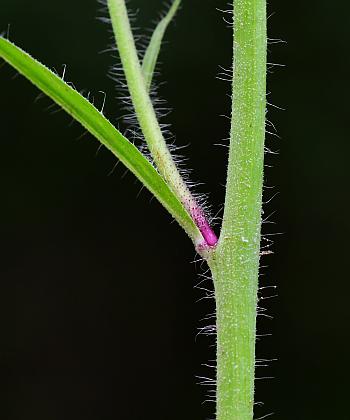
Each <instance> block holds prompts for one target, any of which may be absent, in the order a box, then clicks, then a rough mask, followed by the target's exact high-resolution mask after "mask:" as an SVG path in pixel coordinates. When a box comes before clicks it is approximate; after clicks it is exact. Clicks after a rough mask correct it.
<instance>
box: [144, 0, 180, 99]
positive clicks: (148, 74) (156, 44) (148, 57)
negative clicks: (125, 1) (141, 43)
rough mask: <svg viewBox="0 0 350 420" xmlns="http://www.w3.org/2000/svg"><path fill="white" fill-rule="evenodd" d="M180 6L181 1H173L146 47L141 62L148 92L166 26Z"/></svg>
mask: <svg viewBox="0 0 350 420" xmlns="http://www.w3.org/2000/svg"><path fill="white" fill-rule="evenodd" d="M180 4H181V0H175V1H174V2H173V4H172V5H171V7H170V9H169V11H168V13H167V14H166V15H165V17H164V18H163V19H162V20H161V21H160V22H159V23H158V25H157V27H156V29H155V30H154V32H153V34H152V37H151V41H150V43H149V45H148V47H147V50H146V53H145V56H144V58H143V61H142V72H143V76H144V79H145V84H146V88H147V91H148V92H149V91H150V89H151V85H152V80H153V75H154V70H155V68H156V64H157V60H158V56H159V52H160V47H161V44H162V41H163V38H164V35H165V31H166V30H167V28H168V25H169V24H170V22H171V21H172V19H173V18H174V16H175V14H176V12H177V10H178V8H179V6H180Z"/></svg>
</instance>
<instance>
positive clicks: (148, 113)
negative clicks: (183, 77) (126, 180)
mask: <svg viewBox="0 0 350 420" xmlns="http://www.w3.org/2000/svg"><path fill="white" fill-rule="evenodd" d="M107 4H108V9H109V13H110V16H111V21H112V27H113V32H114V34H115V39H116V43H117V47H118V51H119V55H120V58H121V61H122V65H123V69H124V73H125V77H126V81H127V84H128V89H129V92H130V96H131V99H132V103H133V106H134V109H135V113H136V116H137V119H138V122H139V124H140V127H141V130H142V132H143V135H144V137H145V140H146V142H147V145H148V147H149V150H150V152H151V155H152V157H153V159H154V162H155V164H156V166H157V168H158V170H159V172H160V174H161V175H162V176H163V178H164V180H165V182H166V183H167V184H168V185H169V187H170V188H171V190H172V191H173V192H174V193H175V194H176V195H177V197H178V198H179V200H180V201H181V203H182V204H183V205H184V207H185V208H186V210H187V211H188V213H189V214H190V215H191V217H192V219H193V220H194V222H195V224H196V225H197V227H198V228H199V230H200V232H201V234H202V236H203V240H204V243H205V244H206V245H209V246H214V245H216V243H217V237H216V235H215V233H214V232H213V231H212V229H211V227H210V225H209V223H208V221H207V219H206V217H205V215H204V213H203V211H202V209H201V208H200V206H199V205H198V203H197V202H196V200H195V198H194V197H193V196H192V194H191V192H190V191H189V189H188V187H187V185H186V183H185V181H184V180H183V178H182V176H181V174H180V172H179V171H178V169H177V167H176V164H175V162H174V160H173V158H172V156H171V154H170V151H169V149H168V147H167V145H166V142H165V139H164V137H163V134H162V131H161V128H160V126H159V123H158V120H157V117H156V113H155V110H154V107H153V104H152V101H151V99H150V96H149V94H148V90H147V86H146V83H145V78H144V76H143V73H142V67H141V64H140V61H139V58H138V54H137V50H136V46H135V41H134V38H133V35H132V31H131V27H130V21H129V17H128V11H127V8H126V5H125V0H108V1H107ZM195 244H196V246H197V247H200V246H201V245H202V239H198V240H196V241H195Z"/></svg>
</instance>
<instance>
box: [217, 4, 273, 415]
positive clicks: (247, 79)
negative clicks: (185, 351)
mask: <svg viewBox="0 0 350 420" xmlns="http://www.w3.org/2000/svg"><path fill="white" fill-rule="evenodd" d="M233 10H234V60H233V95H232V102H233V103H232V127H231V144H230V152H229V164H228V175H227V186H226V200H225V211H224V219H223V226H222V231H221V235H220V240H219V243H218V246H217V249H216V251H215V253H214V255H213V258H212V259H211V261H210V266H211V269H212V272H213V277H214V282H215V293H216V305H217V420H252V418H253V404H254V370H255V339H256V313H257V288H258V272H259V253H260V232H261V206H262V185H263V161H264V139H265V108H266V47H267V35H266V0H235V1H234V9H233Z"/></svg>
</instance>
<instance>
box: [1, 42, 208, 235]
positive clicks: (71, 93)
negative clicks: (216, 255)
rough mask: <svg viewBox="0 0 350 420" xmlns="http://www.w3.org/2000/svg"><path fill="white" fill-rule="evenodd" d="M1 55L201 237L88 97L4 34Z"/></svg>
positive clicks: (152, 170) (155, 174)
mask: <svg viewBox="0 0 350 420" xmlns="http://www.w3.org/2000/svg"><path fill="white" fill-rule="evenodd" d="M0 57H2V58H3V59H4V60H5V61H7V62H8V63H9V64H10V65H11V66H13V67H14V68H15V69H16V70H17V71H18V72H19V73H21V74H22V75H24V76H25V77H26V78H28V79H29V80H30V81H31V82H32V83H33V84H34V85H35V86H37V87H38V88H39V89H40V90H42V91H43V92H44V93H45V94H46V95H48V96H49V97H50V98H51V99H53V100H54V101H55V102H56V103H57V104H58V105H60V106H61V107H62V108H63V109H64V110H65V111H67V112H68V114H70V115H71V116H72V117H74V118H75V119H76V120H77V121H78V122H80V123H81V125H82V126H83V127H85V128H86V129H87V130H88V131H89V132H90V133H91V134H93V135H94V136H95V137H96V138H97V139H98V140H99V141H100V142H101V143H102V144H103V145H104V146H106V147H107V148H108V149H109V150H110V151H111V152H112V153H114V155H115V156H116V157H117V158H118V159H119V160H120V161H121V162H123V164H124V165H125V166H126V167H127V168H128V169H129V170H130V171H131V172H132V173H133V174H134V175H135V176H136V177H137V178H138V179H139V180H140V181H141V182H142V183H143V184H144V185H145V187H147V188H148V190H149V191H150V192H151V193H152V194H153V195H154V196H155V197H156V198H157V199H158V201H159V202H160V203H161V204H163V206H164V207H165V208H166V209H167V210H168V211H169V213H170V214H171V215H172V216H173V217H174V218H175V219H176V220H177V221H178V223H179V224H180V225H181V226H182V227H183V228H184V229H185V231H186V232H187V234H188V235H189V236H190V237H191V238H192V240H194V241H197V240H199V238H200V234H199V231H198V229H197V227H196V226H195V224H194V222H193V221H192V219H191V217H190V216H189V214H188V213H187V211H186V210H185V209H184V207H183V205H182V204H181V203H180V201H179V200H178V198H177V197H176V196H175V194H174V193H173V192H172V191H171V189H170V188H169V186H168V185H167V184H166V183H165V181H164V180H163V178H162V177H161V176H160V175H159V174H158V172H157V171H156V169H155V168H154V167H153V166H152V164H151V163H150V162H149V161H148V160H147V159H146V158H145V157H144V156H143V155H142V154H141V153H140V152H139V150H138V149H137V148H136V147H135V146H134V145H133V144H131V143H130V142H129V141H128V140H127V139H126V138H125V137H124V136H123V135H122V134H121V133H120V132H119V131H118V130H117V129H116V128H115V127H114V126H113V125H112V124H111V123H110V122H109V121H108V120H107V119H106V118H105V117H104V116H103V114H102V113H101V112H100V111H98V110H97V109H96V108H95V107H94V106H93V105H92V104H91V103H90V102H89V101H88V100H87V99H85V98H84V97H83V96H82V95H81V94H80V93H78V92H77V91H76V90H74V89H73V88H72V87H70V86H69V85H67V83H65V82H64V81H63V80H62V79H60V78H59V77H58V76H56V75H55V74H54V73H53V72H52V71H51V70H49V69H48V68H47V67H45V66H44V65H42V64H41V63H39V62H38V61H36V60H35V59H34V58H32V57H31V56H30V55H28V54H27V53H26V52H24V51H23V50H21V49H20V48H18V47H16V46H15V45H14V44H12V43H11V42H9V41H8V40H6V39H5V38H2V37H0Z"/></svg>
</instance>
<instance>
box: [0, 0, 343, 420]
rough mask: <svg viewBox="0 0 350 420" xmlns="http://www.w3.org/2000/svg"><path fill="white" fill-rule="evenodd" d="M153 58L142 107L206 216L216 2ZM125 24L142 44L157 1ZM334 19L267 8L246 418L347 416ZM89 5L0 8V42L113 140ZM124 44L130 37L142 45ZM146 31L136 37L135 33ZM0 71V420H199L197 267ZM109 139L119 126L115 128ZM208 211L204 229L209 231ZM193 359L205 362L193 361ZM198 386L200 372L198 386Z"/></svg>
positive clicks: (193, 5)
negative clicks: (188, 175) (253, 365)
mask: <svg viewBox="0 0 350 420" xmlns="http://www.w3.org/2000/svg"><path fill="white" fill-rule="evenodd" d="M183 3H184V6H183V8H182V10H181V12H180V13H179V14H178V17H177V19H176V23H175V24H173V25H172V26H171V28H170V29H169V32H168V34H167V38H166V39H167V42H166V44H165V45H164V46H163V50H162V54H161V61H162V65H161V67H160V69H161V74H160V77H158V79H157V80H158V81H164V80H166V81H167V83H166V84H162V85H161V86H160V87H159V91H160V95H161V96H162V97H164V98H166V99H167V100H168V103H169V104H170V106H171V107H172V108H173V112H172V113H171V115H169V116H168V117H167V118H166V121H167V122H171V123H172V124H173V131H174V133H175V134H176V136H177V144H179V145H185V144H188V143H189V144H190V146H189V147H188V148H186V149H185V150H184V153H185V154H186V156H187V157H188V158H189V161H188V166H189V167H192V168H195V170H194V172H193V174H192V178H193V179H194V180H200V181H202V182H203V183H204V185H203V186H202V187H200V190H201V191H203V192H210V201H211V203H212V205H213V213H214V214H215V213H216V212H219V211H220V208H221V207H222V203H223V199H224V188H223V184H224V182H225V168H226V149H225V148H223V147H217V146H214V144H215V143H222V142H223V140H222V139H224V138H226V137H227V135H228V121H227V119H226V118H224V117H221V116H220V115H222V114H226V115H228V114H229V112H230V110H229V98H228V96H227V95H228V94H229V93H230V86H229V84H228V83H225V82H222V81H219V80H217V79H216V75H217V73H218V72H219V67H218V66H219V65H222V66H224V67H229V65H230V61H231V32H230V30H229V29H228V28H227V25H226V24H224V22H223V21H222V13H220V12H218V11H217V10H216V8H218V9H225V8H227V6H226V0H217V1H214V0H186V1H184V2H183ZM130 6H131V7H132V8H134V9H136V8H139V9H140V11H139V15H138V19H137V21H136V22H135V26H137V27H139V28H146V29H150V28H151V27H152V23H151V22H152V21H154V19H155V18H156V17H157V15H158V12H159V11H161V10H163V9H164V4H163V1H161V0H152V1H151V0H138V1H136V0H132V1H130ZM349 12H350V6H349V4H348V2H345V1H338V2H337V5H336V6H335V5H334V4H333V3H331V2H329V1H326V0H323V1H319V2H317V4H315V3H314V2H307V1H301V0H293V1H278V0H271V1H270V2H269V14H270V15H271V17H270V18H269V35H270V37H271V38H282V39H283V40H285V41H287V43H285V44H276V45H270V47H269V49H270V55H269V61H270V62H274V63H283V64H286V67H285V68H279V67H275V68H273V69H271V71H270V73H269V91H270V92H271V94H270V95H269V97H268V98H269V101H270V102H272V103H273V104H276V105H278V106H280V107H283V108H286V111H279V110H277V109H276V108H272V107H270V108H269V115H268V117H269V119H270V120H271V121H272V122H273V123H274V124H275V125H276V127H277V130H278V134H279V136H281V139H277V138H276V137H273V136H268V141H267V142H268V146H269V147H270V148H271V149H272V150H275V151H278V152H279V154H278V155H274V156H272V155H269V156H267V164H268V165H269V166H272V168H267V170H266V185H268V186H274V189H268V190H266V194H265V199H266V200H269V199H270V198H271V197H272V196H274V194H275V193H276V192H279V195H277V196H276V197H275V198H274V199H273V200H272V201H271V202H270V203H269V204H267V205H266V206H265V215H266V216H269V215H271V217H270V218H269V220H270V221H273V222H275V224H269V225H266V226H265V227H264V231H265V232H268V233H283V235H276V236H275V237H274V240H275V244H274V246H273V249H274V251H275V255H274V256H269V257H265V259H264V261H263V263H264V265H267V266H268V267H267V268H264V269H263V270H262V271H263V275H262V276H261V285H262V286H268V285H278V294H279V297H278V298H277V299H274V300H270V301H269V300H267V301H266V302H264V303H265V307H267V308H268V313H269V314H270V315H272V316H273V317H274V319H273V320H263V321H261V320H259V332H260V333H272V336H271V337H266V338H264V339H261V340H260V341H259V342H258V357H260V358H269V359H270V358H271V359H278V360H277V361H275V362H273V363H271V364H270V368H268V369H266V368H261V369H259V370H258V376H274V377H275V379H273V380H259V381H257V391H256V393H257V397H256V399H257V401H262V402H264V406H263V407H259V408H258V409H257V413H256V416H257V417H259V416H263V415H265V414H268V413H271V412H274V413H275V416H274V418H276V419H284V420H289V419H290V420H292V419H293V420H295V419H301V420H306V419H310V418H315V419H316V418H317V419H319V420H320V419H332V418H334V419H338V420H345V419H350V414H349V412H348V401H347V397H348V391H349V389H348V378H349V374H350V372H349V360H348V355H349V351H348V344H349V329H348V312H349V307H348V301H349V297H348V296H349V292H350V286H349V275H348V261H349V256H348V246H347V238H348V236H349V233H350V232H349V227H350V226H349V216H348V207H349V200H348V184H349V176H348V171H347V167H348V166H349V163H348V162H349V154H350V146H349V142H348V141H347V140H348V139H347V137H348V136H347V132H348V123H349V117H348V108H349V107H348V101H347V100H346V99H347V98H348V96H349V89H348V74H349V71H348V69H349V48H348V43H349V21H348V16H349ZM101 15H104V14H103V13H102V14H101V13H99V12H98V5H97V2H96V1H95V0H84V1H83V0H75V1H74V2H72V0H61V1H59V2H51V1H47V0H37V1H35V2H27V1H24V0H2V1H1V22H0V31H1V30H4V31H7V29H6V28H7V25H8V24H9V23H10V24H11V27H10V39H11V40H13V41H14V42H16V43H17V44H18V45H20V46H22V47H23V48H24V49H26V50H27V51H29V52H30V53H31V54H32V55H34V56H35V57H37V58H38V59H40V61H42V62H43V63H45V64H47V65H48V66H49V67H50V68H53V67H54V68H55V69H56V70H57V71H58V72H59V73H61V72H62V64H63V63H65V64H67V70H66V80H69V81H72V82H74V83H75V85H76V86H77V88H78V89H83V88H86V89H87V90H90V91H91V94H92V95H93V96H95V101H96V104H97V105H98V106H99V104H102V101H103V95H102V94H101V93H99V91H101V90H102V91H106V92H107V101H106V107H105V114H106V115H107V116H108V118H110V119H111V120H112V121H113V122H116V118H117V117H118V116H120V115H121V110H120V102H118V101H117V100H116V99H115V96H116V95H117V93H116V91H115V83H114V82H113V81H111V80H110V79H108V78H107V77H106V74H107V71H108V69H109V67H110V66H111V65H112V64H114V62H115V60H114V59H113V58H112V57H111V55H110V54H109V53H104V54H99V52H100V51H102V50H104V49H105V48H106V47H107V46H108V44H109V43H110V33H108V27H107V26H106V25H105V24H102V23H101V22H99V21H97V20H96V17H97V16H101ZM138 33H139V34H144V33H146V32H145V31H143V30H142V29H140V30H138ZM147 33H148V32H147ZM14 75H15V72H14V71H13V70H11V69H10V68H9V67H8V66H1V68H0V87H1V105H0V106H1V154H0V179H1V207H0V221H1V223H0V238H1V239H0V249H1V283H0V285H1V286H0V287H1V290H0V296H1V297H0V308H1V312H2V313H1V318H0V319H1V359H0V369H1V372H0V385H1V388H0V390H1V404H0V416H1V418H2V419H4V420H5V419H6V420H7V419H8V420H10V419H11V420H24V419H26V420H29V419H35V420H56V419H57V420H58V419H60V420H61V419H65V420H71V419H72V420H73V419H74V420H79V419H84V420H90V419H91V420H97V419H106V420H107V419H135V420H136V419H154V420H155V419H159V420H164V419H166V420H172V419H174V420H175V419H179V418H183V419H206V418H209V417H210V418H213V413H214V407H213V405H212V404H202V402H203V400H204V399H205V389H204V388H203V387H200V386H198V385H196V381H198V379H196V378H195V376H196V375H198V376H206V375H207V374H208V372H207V371H206V369H205V367H202V366H201V364H202V363H205V362H207V360H208V359H211V358H213V357H214V348H213V346H212V345H213V343H214V339H213V338H211V339H207V338H205V337H197V339H196V340H195V336H196V334H197V328H198V327H200V326H201V325H203V324H201V323H200V322H199V319H201V318H203V317H205V315H206V314H207V313H208V312H210V311H212V309H213V307H212V305H213V303H212V302H210V301H207V300H204V301H201V302H199V303H196V301H197V300H198V299H199V298H200V297H201V296H202V294H201V293H200V292H199V291H198V290H196V289H194V286H195V284H196V283H198V281H199V280H200V278H199V275H200V274H201V273H203V271H204V270H205V267H201V265H200V264H198V263H192V262H193V261H194V260H195V258H196V257H195V254H194V251H193V248H192V245H191V243H190V241H189V240H188V239H187V238H186V236H185V235H184V234H183V232H182V231H181V230H180V229H179V228H178V226H176V224H175V223H171V219H170V217H169V216H168V215H167V214H166V212H165V211H164V210H163V209H162V208H161V207H160V205H158V203H157V202H156V201H155V200H152V201H151V197H150V194H149V193H148V192H146V191H144V190H143V191H142V192H141V193H140V194H139V191H140V187H141V186H140V184H139V183H138V182H135V180H134V178H133V176H132V175H131V174H126V176H125V177H124V178H123V175H124V173H125V171H124V169H123V168H122V167H121V165H119V166H118V167H117V168H116V169H115V170H114V171H112V169H113V167H114V165H115V163H116V160H115V158H114V157H113V156H112V155H111V154H110V153H109V152H107V151H106V150H103V149H102V150H100V151H99V152H98V153H97V150H98V144H97V142H96V141H95V140H93V139H92V138H91V136H89V135H86V136H83V137H81V135H82V134H83V130H82V128H81V127H79V126H78V125H77V124H73V125H70V119H69V117H68V116H67V115H65V114H64V113H63V112H60V113H54V114H53V115H51V114H52V111H55V110H56V108H51V109H48V110H47V108H48V107H49V106H50V104H51V102H50V101H49V100H48V99H42V100H39V101H38V102H34V99H35V97H36V96H37V94H38V92H37V90H36V89H35V88H34V87H32V86H31V85H30V84H29V83H28V82H27V81H26V80H24V79H23V78H21V77H16V78H13V76H14ZM118 124H119V126H120V128H121V129H123V130H125V125H124V124H123V122H120V121H119V122H118ZM220 214H221V213H219V216H220ZM210 346H211V347H210ZM210 375H212V376H213V372H212V373H210Z"/></svg>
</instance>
